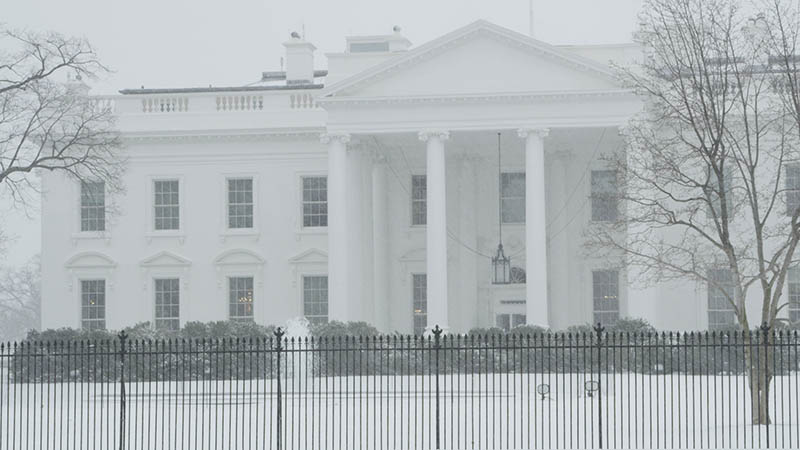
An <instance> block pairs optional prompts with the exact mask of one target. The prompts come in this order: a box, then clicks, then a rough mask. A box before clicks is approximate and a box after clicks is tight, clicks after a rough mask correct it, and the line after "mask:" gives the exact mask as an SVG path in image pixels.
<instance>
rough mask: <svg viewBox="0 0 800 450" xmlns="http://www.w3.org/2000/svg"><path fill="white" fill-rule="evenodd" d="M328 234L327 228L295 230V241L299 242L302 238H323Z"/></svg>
mask: <svg viewBox="0 0 800 450" xmlns="http://www.w3.org/2000/svg"><path fill="white" fill-rule="evenodd" d="M327 234H328V227H304V228H300V229H298V230H295V232H294V236H295V240H298V241H299V240H300V239H301V238H302V237H303V236H325V235H327Z"/></svg>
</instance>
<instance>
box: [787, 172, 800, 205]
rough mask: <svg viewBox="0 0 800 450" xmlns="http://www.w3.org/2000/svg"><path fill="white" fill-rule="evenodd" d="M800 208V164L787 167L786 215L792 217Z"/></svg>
mask: <svg viewBox="0 0 800 450" xmlns="http://www.w3.org/2000/svg"><path fill="white" fill-rule="evenodd" d="M797 208H800V164H788V165H787V166H786V215H787V216H792V215H793V214H794V212H795V211H797Z"/></svg>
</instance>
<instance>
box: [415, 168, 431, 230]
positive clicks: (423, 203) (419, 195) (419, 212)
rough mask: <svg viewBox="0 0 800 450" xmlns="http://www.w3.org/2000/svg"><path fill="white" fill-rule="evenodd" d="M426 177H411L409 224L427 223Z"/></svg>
mask: <svg viewBox="0 0 800 450" xmlns="http://www.w3.org/2000/svg"><path fill="white" fill-rule="evenodd" d="M427 200H428V178H427V176H426V175H413V176H412V177H411V225H425V224H427V223H428V210H427V208H428V206H427V205H428V203H427Z"/></svg>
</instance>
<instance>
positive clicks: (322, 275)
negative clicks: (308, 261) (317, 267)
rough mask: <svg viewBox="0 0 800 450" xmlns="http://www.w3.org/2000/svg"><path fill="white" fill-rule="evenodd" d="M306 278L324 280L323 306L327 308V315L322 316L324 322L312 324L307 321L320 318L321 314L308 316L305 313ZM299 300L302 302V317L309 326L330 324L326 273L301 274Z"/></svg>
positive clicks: (328, 281)
mask: <svg viewBox="0 0 800 450" xmlns="http://www.w3.org/2000/svg"><path fill="white" fill-rule="evenodd" d="M306 278H325V306H326V308H327V311H328V313H327V314H325V315H324V317H325V321H324V322H314V321H313V320H311V319H309V317H313V318H317V317H322V315H321V314H313V315H309V314H307V313H306V284H305V283H306ZM300 298H301V302H302V316H303V317H304V318H306V320H308V321H309V323H311V324H315V323H328V322H330V317H331V303H330V278H329V277H328V274H327V273H311V272H308V273H303V274H301V275H300Z"/></svg>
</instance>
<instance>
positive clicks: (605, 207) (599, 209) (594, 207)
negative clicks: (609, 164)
mask: <svg viewBox="0 0 800 450" xmlns="http://www.w3.org/2000/svg"><path fill="white" fill-rule="evenodd" d="M601 173H603V174H608V173H611V174H613V180H614V192H613V194H615V195H619V174H618V173H617V171H616V170H614V169H608V168H596V169H592V170H591V172H590V174H589V198H590V203H591V204H590V207H589V215H590V220H591V221H592V222H595V223H613V222H616V221H617V220H619V199H608V198H603V197H602V196H603V195H607V194H612V193H611V192H595V189H594V188H595V186H597V185H598V184H596V183H595V181H594V180H595V174H601ZM595 201H597V203H595ZM612 203H613V206H614V208H613V211H614V214H613V215H607V214H605V213H604V212H607V211H611V210H612V209H611V208H610V205H611V204H612ZM612 216H613V217H612Z"/></svg>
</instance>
